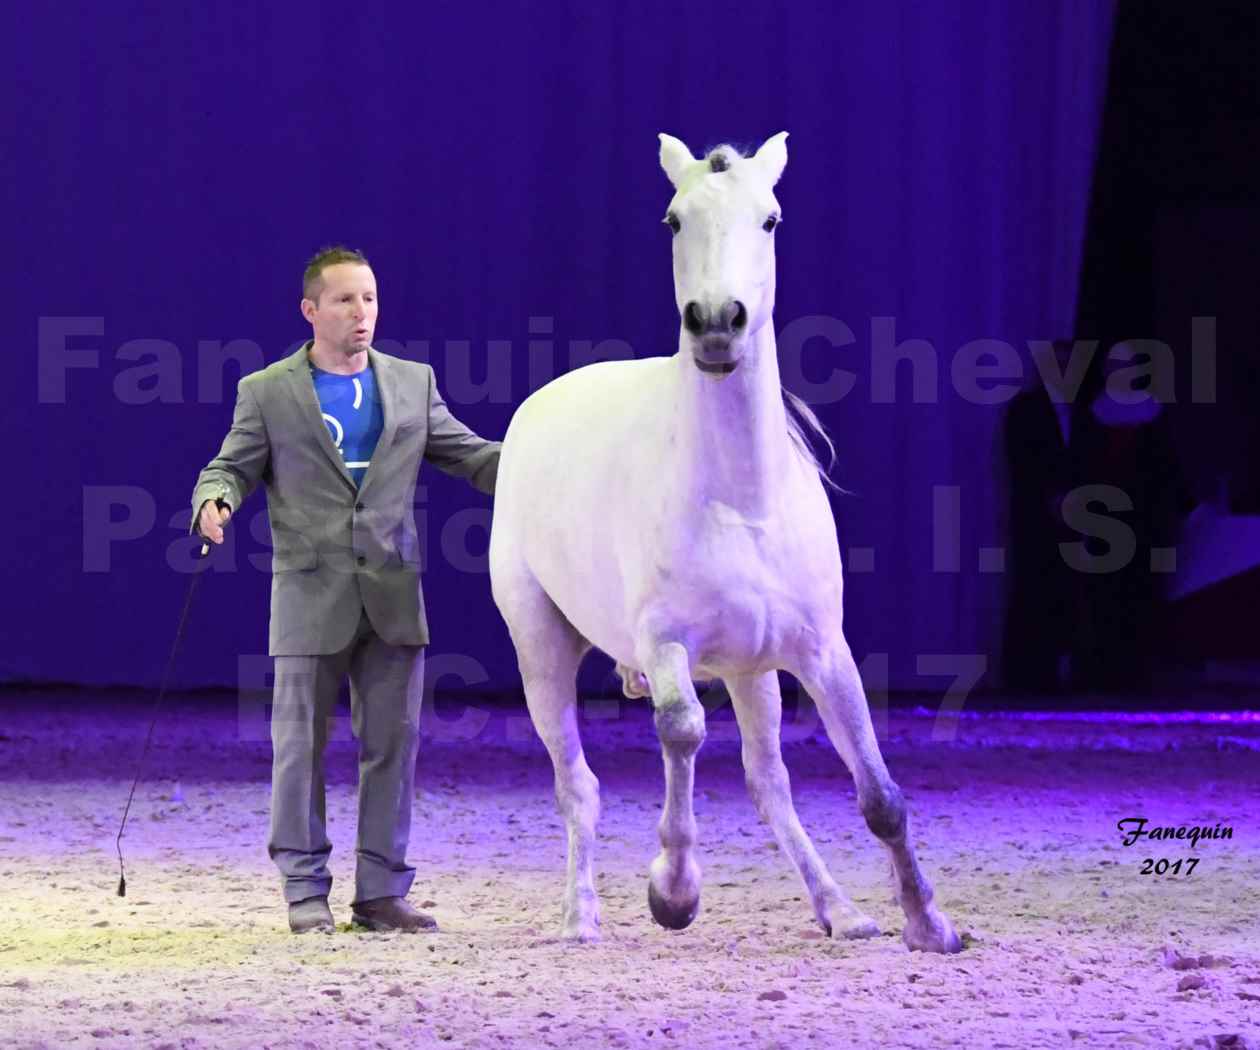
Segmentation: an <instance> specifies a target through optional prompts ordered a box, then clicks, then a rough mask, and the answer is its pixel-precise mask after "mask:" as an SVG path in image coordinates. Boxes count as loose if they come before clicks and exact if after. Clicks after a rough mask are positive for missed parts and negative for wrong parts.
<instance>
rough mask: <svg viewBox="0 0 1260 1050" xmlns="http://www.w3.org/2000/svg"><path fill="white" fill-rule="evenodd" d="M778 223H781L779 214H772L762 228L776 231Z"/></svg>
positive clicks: (767, 231)
mask: <svg viewBox="0 0 1260 1050" xmlns="http://www.w3.org/2000/svg"><path fill="white" fill-rule="evenodd" d="M778 225H779V217H778V216H777V215H771V216H770V217H769V218H768V219H766V221H765V222H763V223H762V224H761V228H762V229H763V230H765V231H766V233H774V228H775V227H776V226H778Z"/></svg>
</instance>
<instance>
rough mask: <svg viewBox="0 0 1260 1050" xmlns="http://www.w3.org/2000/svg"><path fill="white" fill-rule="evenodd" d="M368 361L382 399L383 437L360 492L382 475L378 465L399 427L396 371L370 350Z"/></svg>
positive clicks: (377, 446)
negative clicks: (378, 475) (373, 479)
mask: <svg viewBox="0 0 1260 1050" xmlns="http://www.w3.org/2000/svg"><path fill="white" fill-rule="evenodd" d="M368 360H369V361H370V362H371V365H372V372H373V374H374V375H375V377H376V393H377V395H378V396H379V397H380V399H381V413H382V416H383V419H382V421H381V436H380V438H378V439H377V442H376V449H375V450H374V451H373V452H372V458H371V460H369V461H368V468H367V473H366V474H364V475H363V484H361V485H360V486H359V491H360V492H362V491H364V490H365V489H366V488H367V487H368V484H369V483H370V482H371V480H372V477H373V475H375V474H379V473H380V468H378V467H377V466H376V464H378V463H379V462H380V461H381V460H382V459H383V458H384V454H385V452H386V450H387V449H388V448H389V446H390V444H391V443H392V442H393V440H394V431H395V430H396V429H397V427H398V391H397V390H396V389H395V384H394V371H393V368H392V367H391V366H390V361H389V358H388V357H386V356H385V355H384V354H382V353H379V352H377V351H376V350H372V349H371V348H369V349H368Z"/></svg>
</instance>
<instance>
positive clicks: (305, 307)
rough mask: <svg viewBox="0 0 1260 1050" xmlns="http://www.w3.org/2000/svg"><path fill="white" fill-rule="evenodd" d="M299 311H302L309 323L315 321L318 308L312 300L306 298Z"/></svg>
mask: <svg viewBox="0 0 1260 1050" xmlns="http://www.w3.org/2000/svg"><path fill="white" fill-rule="evenodd" d="M298 309H299V310H301V311H302V316H303V317H305V318H306V319H307V320H308V321H313V320H314V319H315V311H316V310H317V309H318V307H316V305H315V303H314V302H313V301H312V300H310V299H305V298H304V299H303V300H302V302H301V304H300V305H299V307H298Z"/></svg>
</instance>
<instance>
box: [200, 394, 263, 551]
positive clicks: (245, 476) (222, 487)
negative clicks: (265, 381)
mask: <svg viewBox="0 0 1260 1050" xmlns="http://www.w3.org/2000/svg"><path fill="white" fill-rule="evenodd" d="M270 460H271V444H270V442H269V441H268V440H267V428H266V426H264V424H263V418H262V412H261V411H260V410H259V408H258V402H257V401H256V400H255V399H254V395H253V394H252V393H251V392H250V388H249V385H248V384H247V383H245V382H244V381H242V382H241V383H239V384H238V385H237V388H236V412H235V414H234V415H233V417H232V429H231V430H229V431H228V433H227V437H225V438H224V439H223V447H222V448H221V449H219V454H218V455H217V456H215V457H214V459H212V460H211V461H210V462H209V463H207V464H206V467H205V469H204V470H203V471H202V472H201V474H200V475H199V476H198V478H197V484H196V486H195V487H194V488H193V496H192V528H191V529H190V531H191V532H196V533H199V534H200V533H201V531H202V530H201V526H200V522H199V519H200V517H201V509H202V507H203V506H204V505H205V504H206V503H208V502H209V503H214V504H216V505H218V504H224V505H226V506H227V507H228V508H229V510H230V511H235V510H237V509H238V508H239V507H240V505H241V504H242V503H244V502H245V499H246V497H248V496H249V494H250V493H251V492H253V491H254V488H255V487H256V486H257V485H258V482H259V481H260V480H261V479H262V477H263V475H264V474H265V473H266V470H267V465H268V463H269V462H270Z"/></svg>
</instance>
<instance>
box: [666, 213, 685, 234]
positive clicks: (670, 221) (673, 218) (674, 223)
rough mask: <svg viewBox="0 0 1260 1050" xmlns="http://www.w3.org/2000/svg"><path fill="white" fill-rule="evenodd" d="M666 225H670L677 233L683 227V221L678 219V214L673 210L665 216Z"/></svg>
mask: <svg viewBox="0 0 1260 1050" xmlns="http://www.w3.org/2000/svg"><path fill="white" fill-rule="evenodd" d="M665 225H666V226H668V227H669V228H670V229H671V230H673V231H674V232H675V233H677V232H678V231H679V230H681V229H682V223H681V222H679V221H678V216H677V215H675V214H674V213H673V212H672V211H671V212H670V213H669V214H668V215H666V216H665Z"/></svg>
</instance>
